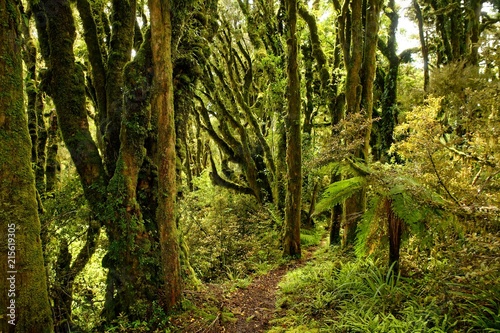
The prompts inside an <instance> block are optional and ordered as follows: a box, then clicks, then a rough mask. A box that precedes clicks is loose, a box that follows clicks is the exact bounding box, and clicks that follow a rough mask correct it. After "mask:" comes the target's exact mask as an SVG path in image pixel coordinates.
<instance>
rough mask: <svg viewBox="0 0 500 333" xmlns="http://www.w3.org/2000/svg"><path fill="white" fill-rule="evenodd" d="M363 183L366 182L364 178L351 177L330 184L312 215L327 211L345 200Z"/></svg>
mask: <svg viewBox="0 0 500 333" xmlns="http://www.w3.org/2000/svg"><path fill="white" fill-rule="evenodd" d="M365 182H366V180H365V178H364V177H353V178H349V179H345V180H341V181H338V182H335V183H333V184H330V185H329V186H328V187H327V188H326V190H325V193H323V196H322V198H321V200H320V201H319V202H318V204H317V205H316V210H315V211H314V214H319V213H321V212H324V211H326V210H329V209H331V208H333V207H334V206H335V205H338V204H340V203H341V202H342V201H344V200H345V199H348V198H349V197H351V196H352V195H353V194H354V193H356V192H358V191H359V190H360V189H361V188H362V187H363V185H364V184H365Z"/></svg>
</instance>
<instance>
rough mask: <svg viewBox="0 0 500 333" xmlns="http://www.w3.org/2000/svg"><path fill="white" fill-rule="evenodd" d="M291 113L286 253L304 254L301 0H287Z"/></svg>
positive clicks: (284, 251)
mask: <svg viewBox="0 0 500 333" xmlns="http://www.w3.org/2000/svg"><path fill="white" fill-rule="evenodd" d="M287 16H288V17H287V27H288V40H287V48H288V66H287V74H288V91H287V96H288V113H287V116H286V127H287V131H286V132H287V133H286V143H287V146H286V164H287V194H286V202H285V226H284V228H285V230H284V237H283V255H284V256H286V257H300V256H301V248H300V213H301V204H302V151H301V147H302V146H301V141H302V140H301V129H300V127H301V124H300V82H299V70H298V42H297V0H287Z"/></svg>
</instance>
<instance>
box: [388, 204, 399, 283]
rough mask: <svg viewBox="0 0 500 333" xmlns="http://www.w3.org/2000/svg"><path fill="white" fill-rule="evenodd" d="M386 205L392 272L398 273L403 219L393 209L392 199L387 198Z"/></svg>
mask: <svg viewBox="0 0 500 333" xmlns="http://www.w3.org/2000/svg"><path fill="white" fill-rule="evenodd" d="M384 205H385V211H386V214H387V221H388V229H389V267H391V269H392V273H393V274H394V275H397V274H398V273H399V250H400V248H401V235H402V233H403V221H402V220H401V219H400V218H399V217H397V216H396V214H394V212H393V211H392V207H391V200H389V199H386V200H385V203H384Z"/></svg>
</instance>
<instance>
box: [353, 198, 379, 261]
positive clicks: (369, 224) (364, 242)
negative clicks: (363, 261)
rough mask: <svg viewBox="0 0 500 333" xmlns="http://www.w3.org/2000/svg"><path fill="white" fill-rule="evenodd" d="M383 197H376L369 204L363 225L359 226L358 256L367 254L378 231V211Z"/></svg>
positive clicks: (356, 250) (355, 248)
mask: <svg viewBox="0 0 500 333" xmlns="http://www.w3.org/2000/svg"><path fill="white" fill-rule="evenodd" d="M382 199H383V197H381V196H378V195H377V196H374V197H373V198H371V200H370V202H369V203H368V209H367V210H366V211H365V213H364V214H363V218H362V219H361V223H360V224H358V229H357V234H356V245H355V247H354V251H355V253H356V256H358V257H362V256H364V255H365V254H366V253H367V250H368V249H369V247H370V245H372V244H371V242H370V239H371V238H372V237H373V235H374V234H375V233H376V231H377V230H378V225H377V224H376V223H374V222H375V220H376V219H378V218H379V216H378V209H379V205H380V203H381V202H382V201H383V200H382Z"/></svg>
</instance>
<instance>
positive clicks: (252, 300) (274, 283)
mask: <svg viewBox="0 0 500 333" xmlns="http://www.w3.org/2000/svg"><path fill="white" fill-rule="evenodd" d="M319 246H321V245H319ZM319 246H314V247H310V248H306V249H304V250H303V255H302V258H301V259H298V260H294V261H291V262H289V263H288V264H287V265H283V266H280V267H278V268H276V269H274V270H272V271H270V272H269V273H267V274H265V275H262V276H259V277H257V278H256V279H255V280H254V281H252V283H251V284H250V285H249V286H248V287H247V288H245V289H238V290H236V291H234V292H233V293H231V294H229V296H228V297H226V300H225V302H224V307H225V308H226V309H227V310H228V311H230V312H231V313H233V314H234V318H235V320H234V321H233V322H231V321H226V322H223V323H222V327H220V328H221V330H220V331H219V332H227V333H254V332H255V333H256V332H265V331H266V330H268V329H269V328H270V326H271V325H270V323H269V321H270V320H271V319H273V317H274V313H275V304H276V291H277V290H278V283H279V282H280V281H281V279H282V278H283V276H284V275H285V274H286V273H287V272H289V271H291V270H294V269H296V268H298V267H301V266H303V265H304V264H305V263H306V262H308V261H309V260H310V259H311V258H312V256H313V253H314V252H315V251H316V250H317V249H318V247H319Z"/></svg>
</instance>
